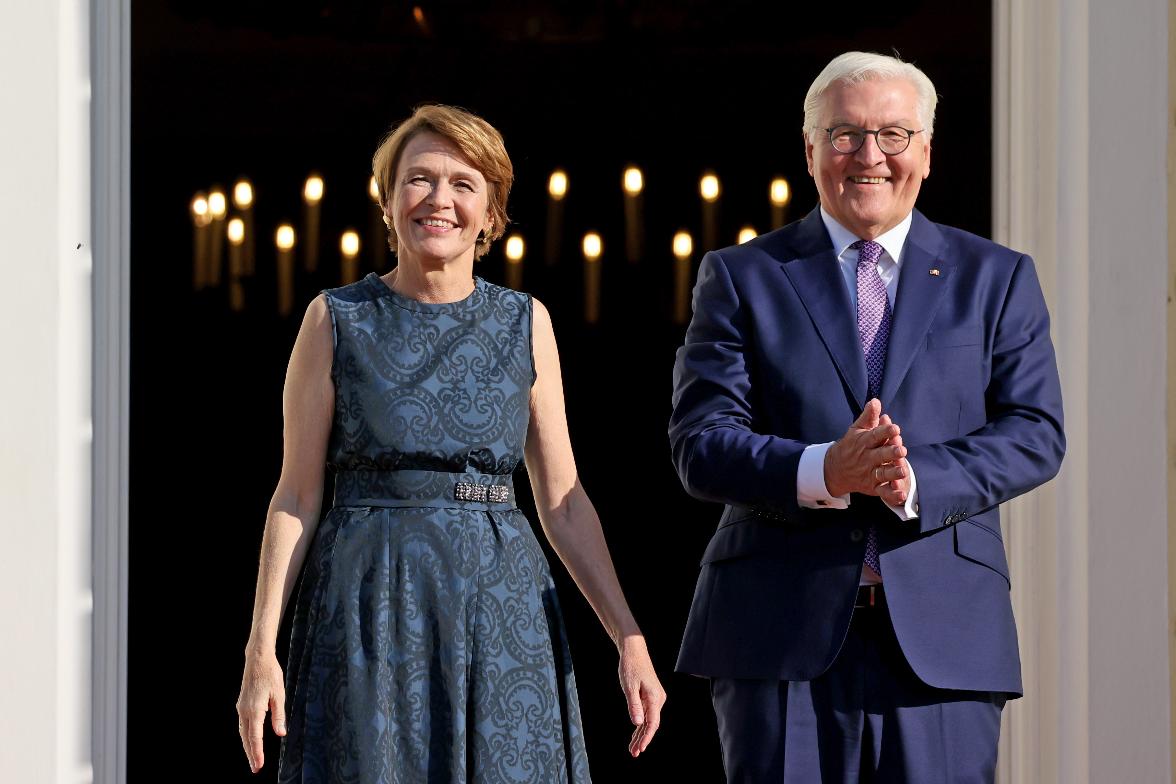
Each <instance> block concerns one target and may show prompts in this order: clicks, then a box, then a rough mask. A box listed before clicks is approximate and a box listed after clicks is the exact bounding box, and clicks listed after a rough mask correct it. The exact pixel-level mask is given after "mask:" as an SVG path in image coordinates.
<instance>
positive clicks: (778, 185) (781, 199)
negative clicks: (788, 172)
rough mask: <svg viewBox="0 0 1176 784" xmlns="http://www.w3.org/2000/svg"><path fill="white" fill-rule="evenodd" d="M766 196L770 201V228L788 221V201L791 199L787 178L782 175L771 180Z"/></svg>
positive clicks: (778, 226)
mask: <svg viewBox="0 0 1176 784" xmlns="http://www.w3.org/2000/svg"><path fill="white" fill-rule="evenodd" d="M768 196H769V198H770V199H771V201H772V228H773V229H778V228H780V227H781V226H783V225H784V224H785V223H787V222H788V202H790V201H792V189H791V188H789V187H788V180H786V179H784V178H783V177H777V178H776V179H774V180H772V185H771V187H770V188H769V192H768Z"/></svg>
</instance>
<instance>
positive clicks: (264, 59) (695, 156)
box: [128, 0, 991, 782]
mask: <svg viewBox="0 0 1176 784" xmlns="http://www.w3.org/2000/svg"><path fill="white" fill-rule="evenodd" d="M133 14H134V16H133V23H132V31H133V53H132V97H133V103H132V122H133V125H132V145H133V147H132V173H133V190H132V242H133V256H132V261H133V263H132V314H133V315H132V319H133V320H132V330H131V341H132V378H131V384H132V393H131V447H132V451H131V534H130V540H131V562H130V563H131V566H130V695H129V730H128V732H129V751H128V757H129V771H130V780H131V781H132V782H137V781H151V780H159V779H178V778H184V779H189V778H190V779H192V780H199V781H215V782H222V781H234V780H242V781H245V780H257V779H253V778H251V777H249V773H248V767H247V765H246V761H245V758H244V755H243V754H242V752H241V749H240V747H239V744H238V740H237V734H236V728H235V722H236V717H235V713H234V710H233V704H234V700H235V698H236V694H237V689H238V686H239V682H240V675H241V665H242V661H243V649H244V645H245V640H246V637H247V635H248V628H249V620H250V613H251V606H252V598H253V588H254V580H255V578H256V561H257V553H258V546H259V542H260V538H261V531H262V526H263V523H264V516H265V510H266V506H267V503H268V500H269V496H270V493H271V492H272V489H273V486H274V483H275V481H276V480H277V476H278V469H279V465H280V457H281V409H280V401H281V388H282V382H283V377H284V372H285V365H286V361H287V358H288V356H289V350H290V347H291V345H292V342H293V338H294V334H295V332H296V330H297V327H298V323H299V320H300V316H301V313H302V310H303V309H304V308H305V306H306V304H307V302H309V300H310V299H311V298H312V297H313V296H314V294H315V293H316V292H317V291H318V290H319V289H321V288H324V287H329V286H335V285H338V283H339V274H340V273H339V250H338V248H339V235H340V232H342V231H343V230H344V229H345V228H347V227H354V228H356V229H357V230H358V232H359V234H360V237H361V239H362V241H363V242H364V243H365V247H364V249H363V250H362V251H361V255H360V273H361V274H362V273H363V272H366V271H367V270H369V269H374V268H377V267H379V268H380V271H384V270H385V269H387V266H388V265H390V264H391V263H392V260H391V257H390V256H388V255H387V254H386V253H381V254H378V256H379V257H378V258H376V257H375V256H373V255H372V254H371V252H370V243H369V236H370V235H369V233H368V227H369V224H370V219H371V212H372V207H371V203H370V201H369V200H368V197H367V182H368V175H369V169H370V157H371V153H372V152H373V150H374V148H375V146H376V144H377V142H378V140H379V138H380V137H381V135H382V134H383V133H384V132H385V131H386V130H387V129H388V127H389V125H390V124H392V123H393V122H395V121H397V120H399V119H402V118H403V117H405V116H407V114H408V113H409V111H410V110H411V108H412V107H413V106H414V105H415V104H417V103H420V102H424V101H442V102H445V103H452V104H457V105H461V106H465V107H467V108H469V109H471V110H473V111H475V112H478V113H479V114H482V115H483V116H484V117H486V118H487V119H488V120H489V121H490V122H491V123H493V124H494V125H495V126H496V127H497V128H498V129H499V130H501V131H502V133H503V135H504V136H505V138H506V142H507V147H508V150H509V151H510V153H511V155H512V157H513V160H514V163H515V167H516V177H517V179H516V185H515V188H514V191H513V192H512V197H511V206H510V211H511V216H512V218H513V221H514V225H513V226H512V229H514V230H515V231H517V232H518V233H520V234H521V235H522V236H523V237H524V238H525V239H526V243H527V248H528V250H527V255H526V258H525V261H524V273H523V281H522V288H523V289H525V290H527V291H530V292H532V293H534V294H535V295H536V296H538V297H539V298H540V299H542V300H543V301H545V302H546V303H547V304H548V306H549V308H550V309H551V311H552V313H553V318H554V320H555V326H556V334H557V337H558V338H559V340H560V344H561V353H562V357H563V370H564V376H565V385H566V394H567V407H568V416H569V420H570V423H571V428H572V438H573V444H574V446H575V447H576V454H577V462H578V465H579V468H580V472H581V476H582V478H583V482H584V485H585V487H586V488H587V489H588V492H589V493H590V495H591V497H592V499H593V501H594V502H595V503H596V506H597V508H598V509H599V511H600V513H601V517H602V520H603V524H604V528H605V533H606V535H607V537H608V539H609V543H610V546H611V548H612V551H613V556H614V559H615V561H616V564H617V568H618V571H619V573H620V576H621V581H622V584H623V585H624V587H625V590H626V592H627V595H628V597H629V600H630V604H631V605H632V607H633V610H634V613H635V614H636V616H637V619H638V621H639V622H640V623H641V625H642V626H643V629H644V631H645V633H646V636H647V638H648V640H649V642H650V644H651V647H652V650H653V653H654V657H655V664H656V665H657V666H658V667H659V670H660V671H661V674H662V678H663V683H664V685H665V686H666V688H667V689H668V691H669V695H670V700H669V703H668V705H667V709H666V713H665V717H664V723H663V727H662V730H661V733H660V734H659V736H658V737H657V739H656V740H655V742H654V744H653V746H652V747H651V748H650V750H649V751H648V753H647V754H646V755H644V756H643V757H642V758H641V759H639V760H637V761H633V760H630V759H629V758H628V756H627V754H626V753H625V746H626V741H627V737H628V735H629V727H628V720H627V717H626V712H625V707H624V703H623V699H622V696H621V693H620V690H619V688H618V686H617V680H616V672H615V667H616V660H615V654H614V651H613V649H612V646H611V643H610V642H609V641H608V639H607V638H606V636H605V635H604V634H603V632H602V631H601V629H600V628H599V625H598V624H597V622H596V619H595V617H594V615H593V614H592V611H591V609H590V608H589V607H588V605H587V603H586V602H584V601H583V599H582V598H580V597H579V595H578V593H577V591H576V589H575V586H574V585H573V584H572V583H571V581H570V580H569V579H567V576H566V573H564V572H563V571H562V569H561V568H560V567H559V566H558V562H557V561H556V559H555V558H554V556H550V555H549V558H550V560H551V561H552V563H553V570H554V571H555V572H556V578H557V582H558V584H559V588H560V592H561V598H562V603H563V605H564V609H565V613H566V616H567V621H568V626H569V634H570V636H571V639H572V651H573V658H574V663H575V667H576V672H577V679H578V682H579V688H580V694H581V701H582V705H583V714H584V721H585V732H586V735H587V742H588V750H589V755H590V758H591V763H592V768H593V773H594V775H595V778H596V780H597V781H600V782H629V781H634V782H635V781H671V780H683V781H703V782H709V781H721V780H722V774H721V767H720V757H719V747H718V742H717V739H716V736H715V728H714V719H713V716H712V714H711V710H710V702H709V694H708V690H707V687H706V684H705V682H704V681H702V680H700V679H696V678H691V677H688V676H683V675H675V674H673V673H672V668H673V664H674V659H675V655H676V650H677V644H678V642H679V639H680V635H681V632H682V628H683V625H684V622H685V618H686V612H687V610H688V608H689V604H690V597H691V592H692V589H693V582H694V578H695V575H696V573H697V562H698V558H699V556H700V555H701V553H702V550H703V548H704V546H705V543H706V541H707V540H708V538H709V536H710V533H711V531H712V530H713V527H714V524H715V521H716V519H717V514H718V510H717V508H715V507H712V506H708V505H705V504H702V503H700V502H697V501H694V500H692V499H690V498H688V497H687V496H686V495H685V493H684V492H683V491H682V489H681V486H680V484H679V483H678V480H677V478H676V476H675V474H674V472H673V470H672V467H671V465H670V461H669V453H668V447H667V443H666V435H665V425H666V420H667V417H668V415H669V396H670V384H671V380H670V372H671V367H672V364H673V354H674V351H675V349H676V348H677V346H678V344H679V343H680V341H681V337H682V333H683V327H682V326H681V325H679V324H676V323H674V321H673V310H674V285H673V257H672V255H671V252H670V248H671V238H672V236H673V235H674V233H675V232H676V231H678V230H680V229H686V230H688V231H689V232H691V233H692V234H693V235H694V240H695V243H696V245H695V252H694V254H693V257H692V263H693V264H694V265H696V264H697V261H698V258H699V257H700V256H701V253H702V252H703V251H704V250H707V248H705V247H701V244H702V242H701V237H700V234H701V231H702V228H703V226H702V221H703V217H702V206H701V202H700V198H699V191H698V188H699V177H700V176H701V175H702V174H703V172H704V171H713V172H715V173H716V174H717V175H718V177H719V178H720V180H721V187H722V195H721V202H720V204H721V212H720V213H719V216H718V221H719V223H718V238H719V240H718V241H719V243H720V244H722V245H726V244H731V243H733V242H734V241H735V238H736V235H737V232H738V231H739V229H740V228H741V227H742V226H743V225H745V224H750V225H752V226H754V227H755V228H756V229H757V230H759V231H761V232H762V231H765V230H767V229H769V228H770V225H769V224H770V222H771V219H772V216H771V210H770V205H769V201H768V188H769V182H770V181H771V180H772V178H773V177H776V176H783V177H785V178H787V180H788V181H789V182H790V183H791V185H792V190H793V192H792V202H791V205H790V207H789V210H790V214H789V219H795V218H797V217H800V216H802V215H803V214H805V213H806V212H808V211H809V210H810V209H811V208H812V207H813V206H815V204H816V192H815V189H814V188H813V186H812V182H811V180H810V179H809V178H808V176H807V174H806V172H805V164H804V155H803V149H802V146H801V137H800V125H801V104H802V99H803V96H804V93H805V91H806V89H807V87H808V84H809V82H810V81H811V80H812V78H813V77H814V76H815V75H816V74H817V72H818V71H819V70H820V68H821V67H822V66H823V65H824V64H825V63H826V62H827V61H828V60H829V59H830V58H831V57H833V56H834V55H836V54H838V53H839V52H842V51H845V50H848V49H866V50H874V51H885V52H889V51H892V50H896V51H897V52H898V53H899V54H900V55H901V56H902V57H903V58H904V59H907V60H912V61H914V62H915V63H916V64H918V65H920V66H921V67H922V68H923V69H924V70H925V71H926V72H927V73H928V74H929V75H930V76H931V78H932V79H933V80H934V81H935V83H936V86H937V88H938V90H939V91H940V95H941V102H940V108H939V114H938V121H937V123H936V133H935V141H934V149H935V155H934V159H933V163H934V165H933V167H932V176H931V177H930V179H929V180H928V181H927V183H926V185H925V186H924V189H923V192H922V196H921V198H920V202H919V204H920V208H921V209H922V210H923V212H924V213H925V214H927V216H928V217H929V218H931V219H932V220H934V221H938V222H943V223H949V224H954V225H956V226H960V227H962V228H965V229H968V230H971V231H974V232H976V233H979V234H983V235H987V234H988V233H989V230H990V201H991V200H990V192H991V184H990V161H991V139H990V125H991V98H990V96H991V76H990V71H991V9H990V7H989V5H988V4H985V3H948V4H945V3H942V2H921V1H919V0H916V1H915V2H911V3H907V4H905V5H900V6H896V7H889V6H884V5H879V4H877V3H872V4H859V3H850V4H848V5H841V6H836V5H835V6H827V5H823V4H811V3H810V4H803V5H801V4H785V3H761V2H748V1H747V0H724V1H723V2H702V1H701V0H689V1H687V2H675V3H657V2H640V1H638V0H614V1H613V2H593V1H592V0H581V2H575V3H572V2H534V1H533V0H520V1H519V2H514V3H510V4H485V3H482V4H474V3H464V2H457V0H443V1H438V2H421V3H420V4H419V5H417V6H413V5H411V4H404V3H378V2H371V1H370V0H362V1H360V2H347V3H343V2H311V1H308V0H296V1H295V2H288V3H285V4H281V5H277V6H275V5H274V4H272V3H262V2H258V0H234V2H228V1H227V0H207V1H206V2H204V3H199V4H192V3H181V2H176V1H175V0H167V1H166V2H135V3H134V5H133ZM629 164H636V165H638V166H640V167H641V168H642V170H643V172H644V178H645V190H644V193H643V209H644V241H645V249H644V253H643V256H642V258H641V260H640V261H639V262H637V263H629V262H628V261H626V259H625V256H624V247H625V228H624V225H625V224H624V215H625V212H624V205H623V196H622V191H621V176H622V171H623V170H624V168H625V167H626V166H627V165H629ZM556 168H562V169H563V170H565V171H566V172H567V174H568V178H569V183H570V186H569V190H568V195H567V198H566V201H565V203H564V206H563V210H564V212H563V232H562V239H561V242H560V244H559V246H558V251H559V253H558V260H557V261H556V263H554V264H553V265H550V266H549V265H547V264H546V263H545V261H544V247H545V238H546V229H547V226H546V223H547V215H548V205H547V199H548V196H547V191H546V187H547V178H548V175H549V174H550V173H551V172H552V170H554V169H556ZM311 172H316V173H319V174H321V176H322V177H323V179H324V182H325V195H324V199H323V201H322V206H321V213H322V214H321V226H322V240H321V247H322V251H321V259H320V263H319V266H318V270H317V272H315V273H313V274H311V273H307V272H304V271H299V272H298V273H297V277H296V279H295V286H296V290H295V302H296V305H295V308H294V313H293V314H292V315H290V316H287V317H281V316H279V315H278V314H277V312H276V301H277V295H276V283H275V282H274V270H275V264H276V261H275V251H274V243H273V237H274V231H275V228H276V226H277V225H278V224H279V223H280V222H282V221H285V220H288V221H291V222H292V223H293V224H294V225H295V226H296V227H298V226H300V225H301V221H302V209H303V205H302V187H303V182H304V180H305V178H306V177H307V176H308V175H309V174H310V173H311ZM239 177H248V178H249V180H250V181H251V182H252V184H253V187H254V191H255V196H256V200H255V207H254V212H255V216H254V219H255V228H256V239H257V273H256V274H255V275H254V276H253V278H251V279H249V280H248V281H247V282H246V284H245V286H244V289H243V295H244V302H245V305H244V309H242V310H240V311H233V310H231V309H230V307H229V299H228V293H227V290H226V287H225V286H224V285H220V286H207V287H205V288H203V289H202V290H200V291H194V290H193V268H192V265H193V225H192V219H191V216H190V214H189V204H190V202H191V200H192V197H193V194H194V193H196V192H198V191H205V192H207V191H208V190H209V189H210V188H211V187H212V186H214V185H217V184H219V185H220V186H222V187H223V188H225V189H231V187H232V185H233V183H234V181H235V180H236V179H237V178H239ZM227 192H228V191H227V190H226V193H227ZM230 209H231V206H230ZM588 230H595V231H598V232H600V234H601V236H602V237H603V242H604V248H605V250H604V256H603V260H602V265H603V267H602V268H603V280H602V313H601V318H600V321H599V323H597V324H595V325H592V324H588V323H586V322H585V320H584V318H583V316H582V313H583V307H582V297H583V277H582V256H581V255H580V250H579V247H580V246H579V240H580V237H581V236H582V235H583V233H584V232H585V231H588ZM224 252H225V253H226V256H225V257H224V258H225V259H226V260H227V249H226V250H225V251H224ZM299 268H300V269H301V261H299ZM477 271H478V274H480V275H481V276H483V277H485V278H487V279H489V280H491V281H494V282H503V280H504V276H505V262H504V257H503V248H502V244H500V245H499V247H498V248H496V249H495V250H494V251H492V252H491V254H490V255H489V256H488V257H487V258H486V259H485V260H483V261H482V262H480V263H479V267H478V269H477ZM517 479H519V480H521V479H523V477H518V478H517ZM784 480H785V478H782V481H784ZM523 486H524V487H525V482H524V483H523ZM328 488H329V485H328ZM521 495H526V494H525V493H521ZM527 503H529V500H528V501H527ZM532 519H534V517H533V515H532ZM770 611H771V602H770V599H766V600H765V612H770ZM287 638H288V631H285V632H283V634H282V635H281V640H282V646H283V647H282V648H280V650H279V656H280V658H281V659H282V660H283V661H284V660H285V652H284V645H285V641H286V639H287ZM266 760H267V761H266V766H265V769H264V771H263V772H262V774H261V776H260V777H259V779H260V780H265V781H271V780H273V777H274V775H275V773H276V767H277V765H276V763H277V746H276V744H274V743H270V745H269V746H268V752H267V757H266Z"/></svg>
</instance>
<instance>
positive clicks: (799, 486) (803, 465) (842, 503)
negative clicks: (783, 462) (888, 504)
mask: <svg viewBox="0 0 1176 784" xmlns="http://www.w3.org/2000/svg"><path fill="white" fill-rule="evenodd" d="M831 446H833V442H832V441H830V442H829V443H827V444H809V445H808V446H806V447H805V448H804V451H803V452H801V454H800V465H799V466H797V469H796V503H797V504H798V505H800V506H801V507H802V508H804V509H848V508H849V493H846V494H845V495H842V496H832V495H829V490H828V488H826V487H825V453H826V452H828V451H829V447H831ZM911 480H912V483H911V487H912V488H914V476H912V477H911ZM912 495H913V493H912ZM900 516H901V515H900ZM903 519H906V518H903Z"/></svg>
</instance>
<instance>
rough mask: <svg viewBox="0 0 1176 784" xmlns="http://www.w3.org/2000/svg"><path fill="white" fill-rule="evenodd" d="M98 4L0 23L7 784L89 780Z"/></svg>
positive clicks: (12, 11)
mask: <svg viewBox="0 0 1176 784" xmlns="http://www.w3.org/2000/svg"><path fill="white" fill-rule="evenodd" d="M89 52H90V49H89V6H88V4H87V3H86V2H84V0H57V2H46V3H23V4H7V5H6V6H5V8H4V9H3V11H0V73H4V74H7V75H8V77H9V78H5V79H3V80H0V106H3V107H4V116H5V122H3V123H0V149H2V150H4V151H5V155H4V177H3V178H0V280H2V281H3V284H4V294H5V296H4V304H3V307H0V357H3V363H4V371H5V372H4V382H5V383H4V384H3V385H2V386H0V411H3V412H4V413H3V414H2V415H0V444H2V445H3V448H0V508H2V509H3V514H0V538H2V540H3V542H4V546H3V547H0V617H2V618H3V619H4V642H3V644H0V705H2V706H3V709H2V710H0V738H2V739H3V741H2V742H0V771H3V773H2V774H0V775H2V776H3V778H4V780H5V781H20V782H59V783H61V784H82V782H89V781H91V780H92V779H93V770H92V766H91V753H90V715H91V671H90V666H91V634H92V612H91V611H92V594H91V591H90V588H91V535H90V532H91V507H90V470H91V442H92V428H91V366H90V357H91V342H90V340H91V327H90V312H91V311H90V303H91V290H90V268H91V254H90V134H89V112H90V103H89V101H90V85H89V67H90V66H89Z"/></svg>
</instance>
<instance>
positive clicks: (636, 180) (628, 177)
mask: <svg viewBox="0 0 1176 784" xmlns="http://www.w3.org/2000/svg"><path fill="white" fill-rule="evenodd" d="M624 183H625V193H627V194H629V195H630V196H636V195H637V194H638V193H641V189H642V188H644V187H645V178H644V177H643V176H642V175H641V170H640V169H638V168H637V167H636V166H630V167H629V168H627V169H625V180H624Z"/></svg>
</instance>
